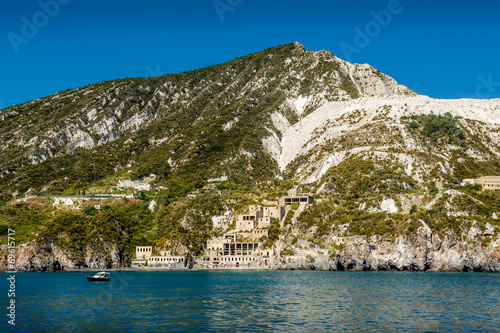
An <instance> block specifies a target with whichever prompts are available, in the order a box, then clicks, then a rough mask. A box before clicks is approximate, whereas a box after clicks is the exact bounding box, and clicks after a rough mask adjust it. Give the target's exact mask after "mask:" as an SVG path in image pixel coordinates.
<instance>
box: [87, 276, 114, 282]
mask: <svg viewBox="0 0 500 333" xmlns="http://www.w3.org/2000/svg"><path fill="white" fill-rule="evenodd" d="M87 281H89V282H95V281H109V278H95V277H93V276H87Z"/></svg>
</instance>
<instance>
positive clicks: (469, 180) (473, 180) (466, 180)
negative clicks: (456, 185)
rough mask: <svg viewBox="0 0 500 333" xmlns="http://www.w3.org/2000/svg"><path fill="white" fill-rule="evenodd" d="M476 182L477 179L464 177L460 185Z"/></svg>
mask: <svg viewBox="0 0 500 333" xmlns="http://www.w3.org/2000/svg"><path fill="white" fill-rule="evenodd" d="M475 182H476V180H475V179H464V180H462V182H461V183H460V186H466V185H474V184H475Z"/></svg>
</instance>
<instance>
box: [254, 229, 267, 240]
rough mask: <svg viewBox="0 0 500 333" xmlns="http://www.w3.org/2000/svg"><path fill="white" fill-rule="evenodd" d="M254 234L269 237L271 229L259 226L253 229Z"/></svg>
mask: <svg viewBox="0 0 500 333" xmlns="http://www.w3.org/2000/svg"><path fill="white" fill-rule="evenodd" d="M252 235H253V236H255V237H256V238H261V237H263V236H265V237H267V236H269V230H268V229H267V228H262V229H261V228H257V229H254V230H253V231H252Z"/></svg>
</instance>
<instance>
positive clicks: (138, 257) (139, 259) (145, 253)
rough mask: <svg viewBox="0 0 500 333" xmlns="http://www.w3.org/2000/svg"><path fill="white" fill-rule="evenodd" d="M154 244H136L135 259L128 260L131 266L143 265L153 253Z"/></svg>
mask: <svg viewBox="0 0 500 333" xmlns="http://www.w3.org/2000/svg"><path fill="white" fill-rule="evenodd" d="M154 251H155V247H154V246H136V247H135V259H133V260H132V261H131V262H130V265H131V266H132V267H144V266H146V264H147V261H148V258H150V257H151V256H152V255H153V252H154Z"/></svg>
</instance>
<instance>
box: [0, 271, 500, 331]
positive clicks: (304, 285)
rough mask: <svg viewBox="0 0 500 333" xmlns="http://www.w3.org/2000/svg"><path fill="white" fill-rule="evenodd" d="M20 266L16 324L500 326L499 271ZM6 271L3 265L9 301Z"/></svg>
mask: <svg viewBox="0 0 500 333" xmlns="http://www.w3.org/2000/svg"><path fill="white" fill-rule="evenodd" d="M86 274H88V273H85V272H58V273H18V274H16V297H15V300H16V305H17V307H16V326H15V327H11V326H10V325H8V324H7V320H8V318H7V316H6V313H7V310H4V312H5V314H4V315H2V317H3V318H4V319H3V321H2V323H1V326H0V327H1V328H2V330H3V331H7V330H8V331H11V330H12V331H18V332H48V331H53V332H65V331H67V332H123V333H125V332H181V331H189V332H199V331H203V332H205V331H208V332H243V331H251V332H276V331H287V332H288V331H295V332H318V331H319V332H333V331H381V332H392V331H402V332H405V331H407V332H450V331H453V332H464V331H475V332H500V288H499V287H500V275H499V274H484V273H400V272H317V271H265V272H262V271H183V272H128V271H127V272H112V273H111V279H112V281H111V282H87V281H86V279H85V275H86ZM7 277H8V274H6V273H2V274H0V278H1V281H2V283H1V284H0V295H4V296H2V304H4V305H5V306H7V305H8V302H9V299H8V297H7V292H8V289H9V285H8V284H7V280H6V278H7ZM3 309H5V307H3Z"/></svg>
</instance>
